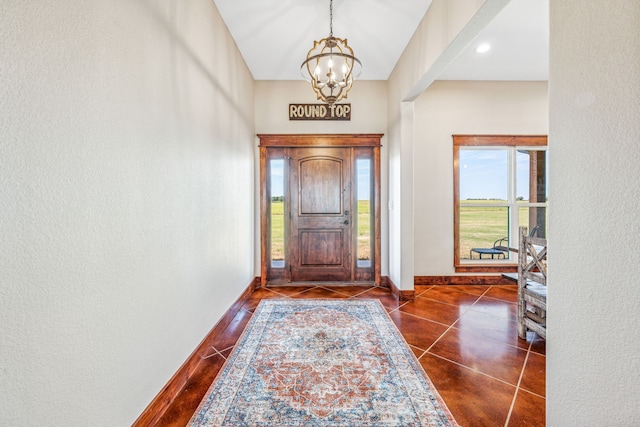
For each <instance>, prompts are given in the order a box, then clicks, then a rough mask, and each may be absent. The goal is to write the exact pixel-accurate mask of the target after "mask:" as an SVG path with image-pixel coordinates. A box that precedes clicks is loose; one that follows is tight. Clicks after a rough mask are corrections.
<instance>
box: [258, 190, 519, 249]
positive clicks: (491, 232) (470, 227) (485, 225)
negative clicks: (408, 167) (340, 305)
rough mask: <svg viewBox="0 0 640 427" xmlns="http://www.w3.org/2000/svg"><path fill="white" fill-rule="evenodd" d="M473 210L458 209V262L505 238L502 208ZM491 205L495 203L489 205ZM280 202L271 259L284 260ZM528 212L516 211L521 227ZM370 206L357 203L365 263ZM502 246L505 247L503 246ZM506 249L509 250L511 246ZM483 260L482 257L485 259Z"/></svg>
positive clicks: (275, 207)
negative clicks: (474, 250) (473, 251)
mask: <svg viewBox="0 0 640 427" xmlns="http://www.w3.org/2000/svg"><path fill="white" fill-rule="evenodd" d="M466 203H468V201H467V202H466ZM472 203H473V206H462V207H460V259H469V251H470V250H471V248H490V247H492V246H493V243H494V242H495V241H496V240H498V239H501V238H503V237H506V236H508V234H509V226H508V224H509V217H508V209H507V208H506V207H491V206H486V205H487V204H488V203H491V201H484V200H477V201H474V202H472ZM493 203H495V201H493ZM283 208H284V206H283V202H281V201H274V202H273V203H272V208H271V224H272V234H271V239H272V243H271V247H272V259H273V260H282V259H284V216H283ZM528 210H529V208H527V207H522V208H520V212H519V218H520V223H521V225H524V226H527V225H528V218H529V212H528ZM369 212H370V202H369V201H368V200H359V201H358V238H357V240H358V259H369V257H370V254H371V230H370V227H371V224H370V219H369V218H370V216H369ZM504 244H505V245H506V244H507V243H504ZM510 246H513V244H511V245H510ZM477 256H478V255H477V254H475V257H476V258H477ZM485 258H486V257H485Z"/></svg>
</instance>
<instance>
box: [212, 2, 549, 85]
mask: <svg viewBox="0 0 640 427" xmlns="http://www.w3.org/2000/svg"><path fill="white" fill-rule="evenodd" d="M214 1H215V3H216V6H217V7H218V9H219V11H220V13H221V15H222V18H223V19H224V21H225V23H226V24H227V27H228V28H229V31H230V32H231V35H232V36H233V38H234V40H235V42H236V44H237V45H238V48H239V49H240V52H241V53H242V56H243V57H244V59H245V61H246V62H247V65H248V66H249V69H250V70H251V73H252V74H253V77H254V79H256V80H302V76H301V75H300V64H302V61H303V60H304V59H305V57H306V55H307V52H308V51H309V49H311V48H312V47H313V41H314V40H319V39H321V38H324V37H327V36H328V35H329V0H214ZM548 2H549V0H511V2H510V3H509V4H508V5H507V6H506V7H505V8H504V9H503V10H502V11H501V12H500V14H499V15H498V16H497V17H496V18H495V19H494V20H493V22H491V23H490V24H489V25H488V26H487V27H486V28H485V29H484V30H483V31H482V32H481V33H480V34H479V35H478V37H477V38H476V39H475V40H474V41H473V42H472V43H471V44H470V45H469V46H468V47H467V48H466V50H465V51H463V52H461V54H460V55H459V56H458V57H457V58H456V60H455V61H454V62H453V63H452V64H450V65H449V66H448V67H447V69H446V70H445V71H444V72H443V73H442V74H441V75H440V77H439V79H443V80H547V69H548V44H549V43H548V42H549V36H548V34H549V26H548V15H549V13H548V11H549V6H548ZM430 4H431V0H393V1H392V0H334V3H333V35H334V36H335V37H338V38H346V39H347V40H348V42H349V45H350V46H351V47H352V49H353V51H354V53H355V55H356V57H358V59H360V61H361V62H362V65H363V71H362V74H361V76H360V79H362V80H387V79H388V78H389V75H390V74H391V72H392V71H393V68H394V67H395V65H396V62H397V61H398V58H399V57H400V55H401V54H402V52H403V50H404V48H405V46H406V45H407V43H408V42H409V40H410V39H411V36H412V35H413V33H414V31H415V29H416V28H417V26H418V24H419V23H420V21H421V20H422V18H423V17H424V14H425V13H426V11H427V9H428V7H429V6H430ZM483 42H488V43H490V44H491V49H490V50H489V51H488V52H487V53H485V54H482V55H481V54H478V53H476V52H475V48H476V46H477V45H478V44H480V43H483Z"/></svg>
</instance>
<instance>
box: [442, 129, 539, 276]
mask: <svg viewBox="0 0 640 427" xmlns="http://www.w3.org/2000/svg"><path fill="white" fill-rule="evenodd" d="M452 137H453V189H454V190H453V193H454V194H453V203H454V208H453V212H454V213H453V215H454V218H453V223H454V227H453V228H454V230H453V238H454V245H453V246H454V249H453V251H454V254H453V263H454V268H455V272H456V273H477V272H486V273H489V272H511V271H516V270H517V260H512V259H506V260H504V261H503V260H491V259H487V260H479V259H477V260H476V259H474V260H468V261H462V260H461V259H460V246H461V245H460V207H461V203H460V149H461V148H469V147H476V148H478V149H491V148H494V149H505V148H506V149H509V150H510V151H513V152H514V153H515V151H516V150H517V149H527V148H529V149H532V150H539V151H547V152H548V137H547V135H452ZM508 169H509V170H508V174H509V175H508V176H509V183H508V192H509V193H508V200H507V202H506V203H503V202H500V203H498V202H496V203H495V204H494V203H491V204H488V205H487V206H488V207H490V206H500V207H508V208H516V209H517V208H521V207H544V208H548V202H534V203H531V202H528V203H522V202H520V203H518V201H517V200H516V197H515V188H514V184H515V154H513V155H512V154H509V166H508ZM462 206H464V203H463V204H462ZM509 221H510V222H514V221H515V219H514V218H513V216H511V217H510V218H509ZM517 229H518V227H517V226H514V225H513V224H509V230H510V232H509V233H510V236H509V237H510V239H511V241H513V240H512V239H514V238H516V239H517V236H516V235H515V234H514V233H516V234H517ZM491 243H493V242H491Z"/></svg>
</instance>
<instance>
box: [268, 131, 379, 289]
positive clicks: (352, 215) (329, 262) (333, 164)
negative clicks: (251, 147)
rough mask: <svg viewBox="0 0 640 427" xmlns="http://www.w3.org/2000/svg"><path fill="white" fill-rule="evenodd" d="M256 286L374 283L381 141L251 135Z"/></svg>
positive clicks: (361, 137)
mask: <svg viewBox="0 0 640 427" xmlns="http://www.w3.org/2000/svg"><path fill="white" fill-rule="evenodd" d="M258 136H259V137H260V230H261V232H260V237H261V243H260V245H261V247H260V253H261V267H260V268H261V278H260V283H261V285H262V286H266V285H268V284H270V285H278V284H289V283H292V282H308V281H313V282H319V281H322V282H341V283H345V282H352V283H375V284H380V138H381V136H382V135H379V134H375V135H369V134H366V135H365V134H360V135H258Z"/></svg>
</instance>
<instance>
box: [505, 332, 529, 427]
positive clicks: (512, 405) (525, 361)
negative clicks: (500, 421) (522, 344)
mask: <svg viewBox="0 0 640 427" xmlns="http://www.w3.org/2000/svg"><path fill="white" fill-rule="evenodd" d="M532 346H533V341H531V342H530V343H529V348H527V355H526V356H525V358H524V362H523V363H522V370H520V376H519V377H518V383H517V384H516V391H515V393H513V399H512V400H511V406H510V407H509V413H508V414H507V419H506V420H505V422H504V427H507V426H508V425H509V421H510V420H511V414H512V413H513V408H514V407H515V406H516V399H517V397H518V391H520V383H521V382H522V377H523V376H524V370H525V369H526V367H527V362H528V361H529V354H531V347H532Z"/></svg>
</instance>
